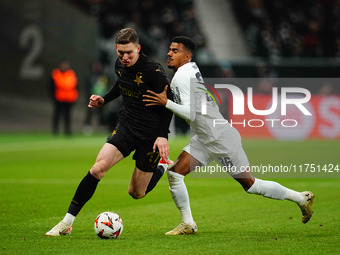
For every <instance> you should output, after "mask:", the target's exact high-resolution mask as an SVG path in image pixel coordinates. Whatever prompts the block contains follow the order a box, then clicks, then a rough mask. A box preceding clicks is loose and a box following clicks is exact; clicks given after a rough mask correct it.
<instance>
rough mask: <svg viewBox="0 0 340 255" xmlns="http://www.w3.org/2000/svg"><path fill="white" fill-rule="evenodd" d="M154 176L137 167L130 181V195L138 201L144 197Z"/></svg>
mask: <svg viewBox="0 0 340 255" xmlns="http://www.w3.org/2000/svg"><path fill="white" fill-rule="evenodd" d="M152 175H153V172H145V171H142V170H140V169H138V168H137V167H135V170H134V171H133V173H132V176H131V180H130V185H129V194H130V195H131V196H132V197H133V198H136V199H138V198H142V197H144V196H145V192H146V189H147V187H148V185H149V183H150V180H151V177H152Z"/></svg>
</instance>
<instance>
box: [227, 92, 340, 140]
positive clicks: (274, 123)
mask: <svg viewBox="0 0 340 255" xmlns="http://www.w3.org/2000/svg"><path fill="white" fill-rule="evenodd" d="M244 97H245V100H244V104H245V105H244V114H243V115H233V101H232V98H231V97H230V98H229V107H228V109H229V111H228V112H229V122H230V123H231V125H232V126H234V127H235V128H236V129H237V130H238V131H239V132H240V134H241V135H242V137H267V138H274V139H278V140H304V139H309V138H318V139H320V138H321V139H340V96H338V95H331V96H320V95H312V97H311V99H310V100H309V101H308V102H307V103H304V104H303V106H304V107H305V108H306V109H307V110H308V111H309V112H310V113H311V115H305V114H304V113H303V112H302V111H301V110H300V109H299V108H298V107H297V105H294V104H287V105H281V104H280V100H278V101H279V103H278V105H277V108H276V110H275V111H274V113H272V114H270V115H258V114H254V113H253V112H254V110H253V111H251V110H250V109H249V107H252V106H253V108H254V109H256V110H267V109H270V108H271V107H272V95H266V94H253V95H252V101H251V102H249V98H248V97H247V95H244ZM279 98H280V96H279ZM273 107H274V106H273ZM281 107H286V109H287V112H286V115H284V114H282V109H281Z"/></svg>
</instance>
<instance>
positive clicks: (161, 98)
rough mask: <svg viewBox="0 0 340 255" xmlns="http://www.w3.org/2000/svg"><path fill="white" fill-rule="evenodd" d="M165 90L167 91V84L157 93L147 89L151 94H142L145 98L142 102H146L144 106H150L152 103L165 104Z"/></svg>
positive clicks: (166, 100) (166, 98) (166, 99)
mask: <svg viewBox="0 0 340 255" xmlns="http://www.w3.org/2000/svg"><path fill="white" fill-rule="evenodd" d="M167 91H168V85H166V86H165V88H164V90H163V92H162V93H160V94H157V93H155V92H153V91H151V90H147V91H146V92H148V93H149V94H151V95H143V97H144V98H145V99H143V101H144V102H146V103H147V104H146V106H152V105H162V106H166V103H167V102H168V96H167Z"/></svg>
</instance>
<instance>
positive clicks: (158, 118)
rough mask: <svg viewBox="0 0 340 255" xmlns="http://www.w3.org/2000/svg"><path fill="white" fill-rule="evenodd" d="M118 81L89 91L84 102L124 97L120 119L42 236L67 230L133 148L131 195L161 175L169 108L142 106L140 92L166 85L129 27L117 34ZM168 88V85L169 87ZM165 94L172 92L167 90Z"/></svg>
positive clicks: (144, 189) (147, 188) (147, 187)
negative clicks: (58, 216) (104, 88)
mask: <svg viewBox="0 0 340 255" xmlns="http://www.w3.org/2000/svg"><path fill="white" fill-rule="evenodd" d="M116 50H117V54H118V59H117V61H116V64H115V70H116V73H117V76H118V80H117V82H116V83H115V85H114V86H113V87H112V89H111V90H110V91H109V92H108V93H107V94H106V95H105V96H104V97H101V96H98V95H92V96H91V97H90V102H89V107H90V108H92V107H101V106H103V105H105V104H107V103H109V102H110V101H112V100H113V99H115V98H117V97H119V96H120V95H121V96H122V97H123V109H122V111H121V112H120V118H119V124H118V126H117V127H116V128H115V130H114V131H113V132H112V134H111V135H110V136H109V137H108V139H107V141H106V143H105V144H104V146H103V148H102V149H101V151H100V152H99V154H98V156H97V159H96V162H95V164H94V165H93V166H92V168H91V169H90V171H89V172H88V173H87V175H86V176H85V177H84V178H83V180H82V181H81V182H80V184H79V186H78V188H77V190H76V193H75V195H74V197H73V200H72V202H71V204H70V206H69V209H68V212H67V213H66V215H65V217H64V219H63V220H62V221H60V222H59V223H58V224H57V225H56V226H55V227H54V228H52V229H51V230H50V231H48V232H47V233H46V235H47V236H60V235H69V234H71V231H72V224H73V222H74V220H75V217H76V216H77V214H78V213H79V211H80V210H81V208H82V207H83V206H84V204H85V203H86V202H87V201H88V200H89V199H90V198H91V197H92V195H93V194H94V192H95V189H96V187H97V184H98V182H99V181H100V180H101V179H102V178H103V177H104V175H105V174H106V173H107V172H108V171H109V170H110V168H111V167H113V166H114V165H115V164H117V163H118V162H119V161H120V160H122V159H123V158H125V157H127V156H128V155H129V154H130V153H131V152H132V151H135V153H134V155H133V159H134V160H135V161H136V165H135V169H134V172H133V174H132V177H131V181H130V185H129V194H130V195H131V196H132V197H133V198H134V199H139V198H142V197H144V196H145V195H146V194H147V193H148V192H150V191H151V190H152V189H153V188H154V187H155V185H156V184H157V182H158V181H159V179H160V178H161V177H162V175H163V172H164V168H162V167H158V168H157V164H158V162H159V159H160V158H163V159H167V158H168V156H169V145H168V141H167V138H168V133H169V124H170V121H171V118H172V113H171V112H170V111H169V110H167V109H166V108H164V107H159V106H155V107H151V108H150V107H146V106H145V103H144V102H143V96H142V95H143V94H145V92H146V91H147V90H153V91H156V92H158V93H160V92H162V91H163V90H164V88H165V86H166V85H168V84H170V83H169V80H168V78H167V76H166V73H165V71H164V69H163V68H162V66H161V65H160V64H159V63H157V62H155V61H154V60H152V59H151V58H150V57H148V56H146V55H145V54H143V53H142V52H141V46H140V44H139V39H138V35H137V32H136V31H135V30H133V29H131V28H125V29H122V30H120V31H119V33H118V34H117V36H116ZM169 91H170V90H169ZM168 96H170V97H172V96H171V94H169V95H168Z"/></svg>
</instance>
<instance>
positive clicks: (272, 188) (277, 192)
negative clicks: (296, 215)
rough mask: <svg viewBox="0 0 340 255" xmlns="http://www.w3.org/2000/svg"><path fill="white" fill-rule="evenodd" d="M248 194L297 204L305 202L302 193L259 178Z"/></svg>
mask: <svg viewBox="0 0 340 255" xmlns="http://www.w3.org/2000/svg"><path fill="white" fill-rule="evenodd" d="M247 192H248V193H250V194H258V195H262V196H264V197H268V198H273V199H278V200H283V199H287V200H290V201H293V202H296V203H300V202H301V201H302V200H303V196H302V195H301V193H300V192H296V191H294V190H291V189H288V188H286V187H284V186H282V185H281V184H279V183H277V182H273V181H264V180H261V179H257V178H256V179H255V182H254V184H253V185H252V186H251V187H250V188H249V189H248V190H247Z"/></svg>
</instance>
